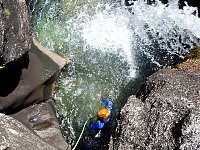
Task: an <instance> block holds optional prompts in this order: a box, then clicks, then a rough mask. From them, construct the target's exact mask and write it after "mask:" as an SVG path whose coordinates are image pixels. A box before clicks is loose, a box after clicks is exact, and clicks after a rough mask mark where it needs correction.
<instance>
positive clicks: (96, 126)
mask: <svg viewBox="0 0 200 150" xmlns="http://www.w3.org/2000/svg"><path fill="white" fill-rule="evenodd" d="M103 126H104V123H102V122H101V121H99V120H98V121H96V122H94V121H93V120H92V119H90V123H89V128H88V130H89V132H98V131H99V130H101V129H102V128H103Z"/></svg>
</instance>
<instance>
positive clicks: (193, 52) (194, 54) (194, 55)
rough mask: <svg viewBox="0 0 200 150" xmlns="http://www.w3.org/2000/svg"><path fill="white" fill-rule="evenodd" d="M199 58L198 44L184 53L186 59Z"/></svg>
mask: <svg viewBox="0 0 200 150" xmlns="http://www.w3.org/2000/svg"><path fill="white" fill-rule="evenodd" d="M196 58H200V46H196V47H194V48H193V49H191V50H190V52H189V53H188V54H187V55H186V59H196Z"/></svg>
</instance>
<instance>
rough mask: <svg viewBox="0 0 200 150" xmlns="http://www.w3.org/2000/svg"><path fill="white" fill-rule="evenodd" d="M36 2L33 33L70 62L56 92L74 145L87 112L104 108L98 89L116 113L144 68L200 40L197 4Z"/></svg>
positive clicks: (179, 55)
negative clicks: (97, 98)
mask: <svg viewBox="0 0 200 150" xmlns="http://www.w3.org/2000/svg"><path fill="white" fill-rule="evenodd" d="M35 2H37V4H36V3H33V4H34V5H32V6H33V8H32V22H33V29H34V36H35V37H36V38H37V39H38V40H39V41H40V42H41V43H43V44H44V45H45V46H47V47H48V48H49V49H51V50H52V51H54V52H56V53H58V54H60V55H62V56H63V57H69V58H70V59H71V60H72V64H71V65H69V66H68V67H66V69H65V71H64V72H63V73H62V74H61V76H60V78H59V80H58V84H57V92H56V94H55V99H56V104H57V109H58V114H59V116H60V117H61V121H62V122H61V129H62V130H63V133H64V135H65V136H66V139H67V141H68V142H69V143H71V144H72V145H73V144H74V142H75V141H76V139H77V138H78V136H79V132H80V130H81V128H82V126H83V124H84V121H85V120H86V119H87V115H88V113H92V114H93V115H96V112H97V110H98V108H101V107H102V106H101V104H100V103H99V102H98V101H97V100H96V99H95V95H96V93H101V94H102V95H104V96H110V97H112V98H113V101H114V105H115V106H114V107H115V111H116V113H117V112H118V111H119V110H120V108H121V107H122V106H123V104H124V103H125V102H126V98H125V97H124V95H126V96H129V95H131V94H135V92H136V91H137V89H138V88H139V86H140V83H138V81H141V82H142V81H143V79H144V78H145V77H146V75H147V74H148V75H149V73H146V72H151V71H153V70H156V69H159V68H161V67H166V66H169V65H172V64H174V63H175V62H177V61H178V60H180V59H183V58H184V56H185V54H186V53H187V52H188V51H189V50H190V49H191V48H192V47H193V46H195V45H198V44H199V38H200V30H199V29H198V25H199V24H200V19H199V18H198V17H197V15H193V14H194V11H196V8H194V7H189V6H187V5H186V6H185V7H184V9H183V10H180V9H178V5H177V4H178V1H177V0H171V1H169V4H162V3H161V2H160V1H156V2H155V3H153V4H152V5H148V4H147V3H146V2H144V0H138V1H133V2H132V3H133V5H131V6H128V7H127V6H124V5H122V4H120V3H119V2H113V1H109V2H105V1H100V0H99V1H92V0H91V1H87V2H85V1H84V2H83V1H76V2H77V3H72V2H71V3H72V4H70V2H69V1H66V0H61V1H53V0H49V1H46V0H44V1H42V0H40V1H39V0H38V1H35ZM36 8H38V9H36ZM70 8H72V9H70ZM37 17H39V18H40V20H39V21H38V20H37ZM138 79H139V80H138Z"/></svg>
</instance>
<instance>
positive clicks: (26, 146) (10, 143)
mask: <svg viewBox="0 0 200 150" xmlns="http://www.w3.org/2000/svg"><path fill="white" fill-rule="evenodd" d="M0 149H1V150H6V149H9V150H47V149H48V150H57V149H56V148H54V147H53V146H51V145H49V144H47V143H46V142H44V141H43V140H42V139H41V138H40V137H39V136H37V135H35V134H34V133H33V132H32V131H30V130H29V129H28V128H27V127H25V126H24V125H23V124H22V123H20V122H19V121H17V120H15V119H14V118H12V117H9V116H6V115H5V114H0Z"/></svg>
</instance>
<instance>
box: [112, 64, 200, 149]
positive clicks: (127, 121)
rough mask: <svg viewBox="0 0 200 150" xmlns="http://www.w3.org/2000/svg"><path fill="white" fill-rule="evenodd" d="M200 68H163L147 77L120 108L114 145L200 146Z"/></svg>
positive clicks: (137, 147)
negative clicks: (199, 71)
mask: <svg viewBox="0 0 200 150" xmlns="http://www.w3.org/2000/svg"><path fill="white" fill-rule="evenodd" d="M192 63H194V62H192ZM192 63H191V64H190V66H192ZM195 66H197V65H195ZM198 66H199V65H198ZM198 69H199V67H194V69H193V71H191V70H190V72H189V71H185V70H184V69H182V68H176V69H170V68H169V69H161V70H159V71H158V72H157V73H154V74H153V75H151V76H150V77H148V78H147V81H146V82H145V83H144V85H143V86H142V87H141V89H140V91H139V92H138V94H137V96H131V97H130V98H129V99H128V102H127V104H126V105H125V106H124V107H123V108H122V110H121V113H120V114H121V115H120V120H119V122H118V127H117V134H116V140H115V144H114V149H117V150H125V149H126V150H133V149H141V150H143V149H144V150H145V149H147V150H153V149H156V150H161V149H164V150H166V149H170V150H171V149H184V150H195V149H197V148H199V147H200V130H199V129H200V125H199V122H200V115H199V114H200V107H199V106H200V75H199V73H198V72H197V71H196V70H198Z"/></svg>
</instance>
